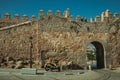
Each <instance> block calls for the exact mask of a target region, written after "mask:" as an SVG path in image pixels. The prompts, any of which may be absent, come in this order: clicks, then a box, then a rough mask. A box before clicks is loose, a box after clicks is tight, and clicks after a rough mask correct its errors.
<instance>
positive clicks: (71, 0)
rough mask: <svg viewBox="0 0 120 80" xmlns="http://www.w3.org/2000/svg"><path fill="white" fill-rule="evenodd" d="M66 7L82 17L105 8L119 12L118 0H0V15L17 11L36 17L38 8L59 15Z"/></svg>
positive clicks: (98, 12) (93, 15) (119, 0)
mask: <svg viewBox="0 0 120 80" xmlns="http://www.w3.org/2000/svg"><path fill="white" fill-rule="evenodd" d="M66 8H69V9H70V13H71V15H73V16H74V17H76V16H77V15H80V16H83V17H87V18H90V17H95V16H96V15H100V14H101V13H102V12H103V11H105V10H106V9H109V10H110V11H111V12H112V13H115V12H118V13H119V14H120V0H0V15H1V17H3V15H4V13H6V12H8V13H10V14H11V16H12V17H13V14H16V13H18V14H19V15H20V16H22V15H24V14H26V15H28V16H29V18H30V17H31V16H32V15H35V16H36V17H38V12H39V10H41V9H43V10H44V11H45V12H46V13H47V11H48V10H52V11H53V13H54V14H55V12H56V10H60V11H61V15H63V12H64V10H65V9H66Z"/></svg>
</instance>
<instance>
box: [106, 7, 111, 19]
mask: <svg viewBox="0 0 120 80" xmlns="http://www.w3.org/2000/svg"><path fill="white" fill-rule="evenodd" d="M110 14H111V12H110V10H109V9H107V10H106V12H105V16H106V17H110Z"/></svg>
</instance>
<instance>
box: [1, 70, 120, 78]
mask: <svg viewBox="0 0 120 80" xmlns="http://www.w3.org/2000/svg"><path fill="white" fill-rule="evenodd" d="M20 71H21V70H9V69H0V80H120V73H119V72H113V71H108V70H95V71H89V70H68V71H62V72H46V71H44V70H39V71H37V74H36V75H23V74H21V73H20Z"/></svg>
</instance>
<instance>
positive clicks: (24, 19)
mask: <svg viewBox="0 0 120 80" xmlns="http://www.w3.org/2000/svg"><path fill="white" fill-rule="evenodd" d="M25 21H28V16H27V15H25V14H24V15H23V16H22V22H25Z"/></svg>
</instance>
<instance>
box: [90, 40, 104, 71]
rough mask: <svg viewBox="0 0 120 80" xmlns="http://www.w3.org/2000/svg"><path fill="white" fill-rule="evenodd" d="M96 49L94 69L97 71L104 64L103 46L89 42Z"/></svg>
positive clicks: (95, 42) (96, 42)
mask: <svg viewBox="0 0 120 80" xmlns="http://www.w3.org/2000/svg"><path fill="white" fill-rule="evenodd" d="M91 44H93V45H94V46H95V48H96V62H97V64H96V67H97V69H100V68H104V67H105V63H104V48H103V45H102V44H101V43H100V42H98V41H93V42H91Z"/></svg>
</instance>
